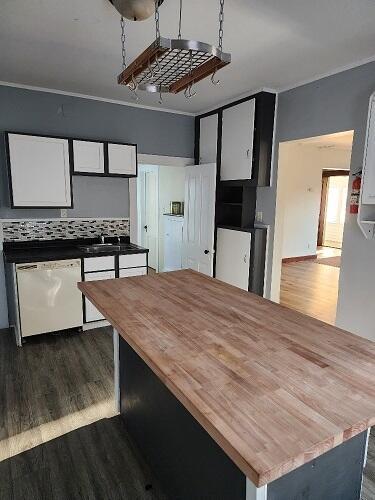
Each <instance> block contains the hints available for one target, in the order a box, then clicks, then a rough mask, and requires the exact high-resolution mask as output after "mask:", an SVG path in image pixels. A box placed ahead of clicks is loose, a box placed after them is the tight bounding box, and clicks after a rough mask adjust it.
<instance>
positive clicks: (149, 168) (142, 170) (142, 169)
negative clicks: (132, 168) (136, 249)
mask: <svg viewBox="0 0 375 500" xmlns="http://www.w3.org/2000/svg"><path fill="white" fill-rule="evenodd" d="M147 172H154V173H155V174H156V176H157V185H156V202H155V204H156V211H157V213H156V228H155V237H156V245H155V252H156V256H155V271H156V272H157V273H158V272H159V165H145V164H143V163H142V164H141V165H139V167H138V176H137V214H138V215H140V216H139V217H138V235H139V243H140V245H141V246H143V247H144V246H145V245H144V243H143V241H142V235H143V232H142V225H143V224H144V221H143V220H142V218H143V217H144V216H145V213H144V208H145V207H142V206H141V197H140V196H138V193H139V192H140V190H141V188H142V187H143V188H145V187H146V186H145V185H144V184H142V175H143V174H146V173H147ZM142 216H143V217H142Z"/></svg>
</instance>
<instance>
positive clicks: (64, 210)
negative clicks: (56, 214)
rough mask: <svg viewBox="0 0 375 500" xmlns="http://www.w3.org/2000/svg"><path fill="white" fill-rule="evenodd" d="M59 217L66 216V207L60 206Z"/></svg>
mask: <svg viewBox="0 0 375 500" xmlns="http://www.w3.org/2000/svg"><path fill="white" fill-rule="evenodd" d="M60 217H63V218H64V217H68V210H67V209H66V208H62V209H61V210H60Z"/></svg>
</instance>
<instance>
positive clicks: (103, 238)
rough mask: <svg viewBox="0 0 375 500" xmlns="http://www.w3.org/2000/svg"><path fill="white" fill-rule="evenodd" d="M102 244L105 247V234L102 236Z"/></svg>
mask: <svg viewBox="0 0 375 500" xmlns="http://www.w3.org/2000/svg"><path fill="white" fill-rule="evenodd" d="M100 243H101V244H102V245H104V243H105V236H104V234H102V235H101V236H100Z"/></svg>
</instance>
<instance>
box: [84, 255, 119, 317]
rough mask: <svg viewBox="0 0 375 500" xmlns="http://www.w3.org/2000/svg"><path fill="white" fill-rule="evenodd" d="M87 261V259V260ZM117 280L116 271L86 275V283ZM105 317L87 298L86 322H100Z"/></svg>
mask: <svg viewBox="0 0 375 500" xmlns="http://www.w3.org/2000/svg"><path fill="white" fill-rule="evenodd" d="M85 260H86V259H85ZM114 278H115V271H100V272H97V273H88V274H85V281H96V280H110V279H114ZM102 319H104V316H103V315H102V314H101V313H100V312H99V311H98V310H97V308H96V307H95V306H94V305H93V304H92V303H91V302H90V301H89V300H88V299H87V298H86V297H85V321H86V323H90V322H91V321H100V320H102Z"/></svg>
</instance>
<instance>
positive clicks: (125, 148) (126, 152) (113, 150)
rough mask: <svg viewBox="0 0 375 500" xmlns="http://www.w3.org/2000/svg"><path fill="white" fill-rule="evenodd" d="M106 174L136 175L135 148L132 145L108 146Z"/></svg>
mask: <svg viewBox="0 0 375 500" xmlns="http://www.w3.org/2000/svg"><path fill="white" fill-rule="evenodd" d="M108 173H109V174H116V175H129V176H136V175H137V146H135V145H134V144H129V145H127V144H108Z"/></svg>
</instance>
